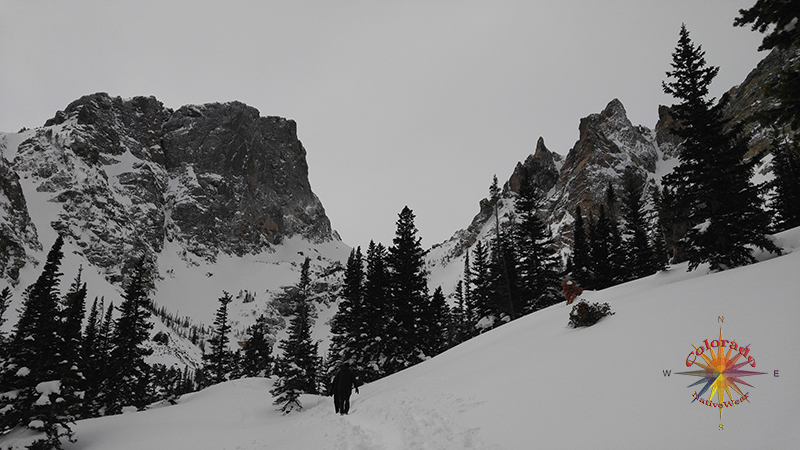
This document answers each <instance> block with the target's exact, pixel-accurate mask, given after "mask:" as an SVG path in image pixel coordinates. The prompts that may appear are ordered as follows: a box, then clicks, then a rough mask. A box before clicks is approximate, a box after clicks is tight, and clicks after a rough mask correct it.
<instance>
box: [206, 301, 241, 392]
mask: <svg viewBox="0 0 800 450" xmlns="http://www.w3.org/2000/svg"><path fill="white" fill-rule="evenodd" d="M232 301H233V298H232V297H231V294H229V293H227V292H225V291H222V297H220V298H219V308H217V314H216V316H215V318H214V331H213V336H212V337H211V339H209V344H210V347H211V348H210V351H209V353H207V354H204V355H203V362H204V371H205V374H206V376H207V377H208V378H207V379H206V381H207V382H208V383H209V384H217V383H222V382H223V381H226V380H227V379H228V377H229V376H230V375H231V371H232V370H233V367H234V365H233V353H232V352H231V350H230V348H228V343H229V342H230V339H228V333H229V332H230V331H231V324H230V322H229V321H228V305H229V304H230V303H231V302H232Z"/></svg>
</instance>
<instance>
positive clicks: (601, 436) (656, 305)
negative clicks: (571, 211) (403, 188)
mask: <svg viewBox="0 0 800 450" xmlns="http://www.w3.org/2000/svg"><path fill="white" fill-rule="evenodd" d="M777 242H778V244H779V245H780V246H781V247H783V248H784V249H785V252H786V254H785V255H784V256H781V257H775V258H771V259H768V257H767V256H765V257H764V259H765V260H764V261H762V262H760V263H758V264H755V265H752V266H748V267H743V268H738V269H734V270H730V271H725V272H722V273H716V274H707V273H706V272H704V271H703V270H702V268H701V269H700V270H698V271H695V272H686V267H685V266H683V265H680V266H676V267H672V268H671V269H670V270H669V271H665V272H662V273H659V274H656V275H653V276H651V277H648V278H644V279H641V280H637V281H634V282H631V283H627V284H624V285H619V286H615V287H613V288H609V289H606V290H603V291H597V292H585V293H584V297H585V298H586V299H588V300H589V301H592V302H609V303H610V304H611V306H612V309H613V310H614V311H616V314H615V315H614V316H611V317H607V318H605V319H603V320H602V321H601V322H599V323H598V324H597V325H595V326H593V327H590V328H585V329H577V330H575V329H571V328H568V327H567V326H566V324H567V319H568V313H569V308H568V307H567V306H566V305H564V304H563V303H561V304H559V305H555V306H553V307H550V308H547V309H545V310H542V311H540V312H537V313H535V314H532V315H530V316H527V317H524V318H521V319H519V320H517V321H515V322H512V323H510V324H507V325H505V326H503V327H500V328H498V329H496V330H493V331H491V332H488V333H486V334H484V335H482V336H480V337H478V338H476V339H473V340H471V341H469V342H467V343H465V344H463V345H460V346H458V347H456V348H454V349H452V350H450V351H448V352H445V353H443V354H441V355H439V356H437V357H436V358H433V359H432V360H429V361H427V362H425V363H422V364H420V365H417V366H415V367H412V368H410V369H408V370H405V371H403V372H400V373H398V374H395V375H393V376H390V377H387V378H385V379H383V380H379V381H377V382H374V383H371V384H370V385H367V386H363V387H362V389H361V394H360V395H354V396H353V409H352V411H351V414H350V415H349V416H346V417H340V416H336V415H334V413H333V406H332V402H331V400H330V399H329V398H323V397H316V396H305V397H304V398H303V399H302V401H303V404H304V406H305V410H304V411H302V412H300V413H297V414H294V415H291V416H282V415H280V414H279V413H278V412H276V411H275V409H274V407H273V406H272V405H271V398H270V395H269V388H270V386H271V381H270V380H266V379H247V380H239V381H232V382H228V383H225V384H222V385H218V386H214V387H212V388H209V389H206V390H204V391H201V392H198V393H194V394H189V395H187V396H185V397H183V398H182V399H181V400H180V402H179V404H178V405H175V406H164V407H157V408H154V409H152V410H149V411H146V412H141V413H130V414H125V415H122V416H113V417H107V418H99V419H91V420H86V421H81V422H79V423H78V424H77V425H76V426H75V430H76V431H77V438H78V442H77V443H76V444H74V445H67V446H66V448H68V449H71V450H92V449H103V450H123V449H157V448H169V449H174V450H181V449H193V450H194V449H215V450H219V449H241V450H249V449H264V448H270V449H465V448H475V449H528V448H546V449H562V448H563V449H570V448H592V449H670V450H671V449H675V448H725V449H750V448H769V449H788V448H797V447H796V445H797V442H799V441H800V429H798V428H797V424H798V423H800V387H798V382H800V375H798V374H800V353H798V351H797V345H798V344H800V327H798V324H797V321H798V318H800V302H798V296H800V294H798V292H800V278H799V277H798V276H797V274H798V269H799V268H800V251H798V249H800V229H794V230H790V231H789V232H786V233H782V234H780V235H778V236H777ZM719 316H724V322H719ZM720 328H722V333H723V335H724V337H725V339H729V340H737V342H739V343H740V344H743V345H747V344H750V355H751V356H753V357H754V358H755V360H756V365H757V367H756V368H755V369H752V370H757V371H760V372H767V374H766V375H758V376H754V377H750V378H749V379H747V380H746V381H748V382H749V383H750V384H752V385H753V386H754V387H747V386H744V388H745V391H746V392H749V397H750V400H751V401H750V403H744V404H742V405H738V406H736V407H733V408H726V409H724V410H723V412H722V418H721V419H720V416H719V412H718V410H716V409H713V408H709V407H706V406H703V405H701V404H699V403H697V402H694V403H692V393H693V392H694V389H696V388H687V386H688V385H689V384H691V383H692V382H693V381H695V380H694V378H693V377H686V376H680V375H676V374H675V372H679V371H684V370H687V369H686V367H685V364H684V361H685V359H686V356H687V354H688V353H689V352H690V351H692V350H693V347H692V345H696V346H700V345H702V343H703V340H705V339H708V340H713V339H716V338H718V336H719V333H720ZM665 370H670V371H671V375H670V376H665V375H664V371H665ZM776 370H778V371H779V376H778V377H775V376H774V373H775V371H776ZM720 424H723V425H724V430H720ZM10 443H11V442H5V443H3V445H8V444H10ZM19 443H20V444H21V443H23V442H22V441H20V442H19ZM0 446H2V445H0Z"/></svg>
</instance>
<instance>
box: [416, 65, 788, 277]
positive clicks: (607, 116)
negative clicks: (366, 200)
mask: <svg viewBox="0 0 800 450" xmlns="http://www.w3.org/2000/svg"><path fill="white" fill-rule="evenodd" d="M798 65H800V49H791V50H773V51H772V52H771V53H770V54H769V55H768V56H766V57H765V58H764V59H763V60H762V61H761V63H759V64H758V67H756V68H755V69H754V70H753V71H752V72H751V73H750V74H749V75H748V76H747V78H746V79H745V80H744V81H743V82H742V83H741V84H740V85H738V86H735V87H733V88H731V89H730V90H729V91H728V92H727V93H726V94H725V98H724V99H722V101H723V103H724V108H723V114H724V115H725V116H726V117H728V118H730V120H731V123H732V124H741V125H742V126H743V128H744V130H745V131H746V132H747V133H749V135H750V138H751V141H750V147H751V153H750V155H755V154H757V153H759V152H761V151H762V150H765V149H768V148H769V146H770V141H771V140H772V139H774V138H775V137H776V136H778V135H781V134H784V133H788V132H789V131H788V130H785V129H780V130H776V129H775V128H774V127H770V126H765V125H763V124H760V123H759V121H758V120H756V119H757V118H758V117H759V116H760V115H761V114H762V113H763V112H764V111H766V110H768V109H770V108H774V107H775V106H776V105H775V103H774V101H772V100H770V99H769V98H768V97H766V95H765V93H764V91H765V87H766V85H767V84H768V83H769V82H770V81H771V80H774V79H775V77H776V76H777V73H778V71H780V70H781V69H782V68H785V67H795V68H796V67H798ZM658 117H659V118H658V122H657V123H656V125H655V127H654V128H652V129H651V128H648V127H645V126H642V125H634V124H632V123H631V121H630V120H629V119H628V117H627V113H626V111H625V107H624V106H623V104H622V102H620V101H619V100H618V99H614V100H612V101H611V102H609V103H608V105H606V107H605V108H604V109H603V110H602V111H600V112H599V113H593V114H589V115H588V116H586V117H584V118H583V119H581V120H580V125H579V126H578V131H579V137H578V140H577V142H576V143H575V145H574V146H573V147H572V148H571V149H569V151H568V152H567V154H566V156H565V157H562V156H561V155H559V154H557V153H553V152H551V151H550V150H549V149H548V148H547V147H546V146H545V144H544V139H543V138H539V141H538V142H537V145H536V149H535V151H534V153H533V154H531V155H530V156H528V157H527V158H526V159H525V160H524V161H522V162H519V163H518V164H517V165H516V167H515V168H514V171H513V173H512V174H511V176H510V177H509V179H508V181H507V182H506V183H505V185H504V188H503V192H502V195H501V196H500V198H499V199H497V200H490V199H487V198H484V199H482V200H481V201H480V202H479V205H480V212H479V213H478V214H477V215H475V217H474V219H473V220H472V222H471V223H470V225H469V226H468V227H467V228H465V229H463V230H459V231H457V232H456V233H455V234H454V235H453V236H452V237H451V238H450V239H449V240H447V241H445V242H443V243H441V244H437V245H435V246H434V247H433V248H432V250H431V252H429V255H428V267H430V268H431V270H432V271H437V270H443V268H444V267H446V266H448V265H449V264H451V263H453V262H455V261H458V262H461V261H463V256H464V254H465V253H466V250H468V249H469V248H470V247H471V246H472V245H473V244H474V243H475V242H476V241H478V240H482V241H484V242H488V241H489V240H490V239H491V238H492V236H494V231H493V230H494V227H495V226H496V225H497V224H498V223H499V224H500V225H501V226H503V225H502V224H503V223H507V222H508V221H512V220H514V217H515V214H514V205H513V203H514V198H515V196H516V194H518V193H519V189H520V184H521V182H520V180H521V177H522V174H523V173H524V174H525V176H527V177H529V178H530V179H531V180H532V181H533V185H535V186H536V187H537V188H538V189H539V191H541V192H542V193H543V194H544V199H543V204H542V207H541V208H540V210H539V211H538V213H539V215H540V216H541V217H542V218H543V219H544V220H545V222H546V223H547V224H548V225H549V226H550V230H551V232H552V234H553V237H554V239H555V242H556V245H558V248H559V250H561V251H562V253H563V254H566V253H568V252H569V246H570V244H571V242H572V223H573V222H574V217H573V216H574V214H575V210H576V207H577V206H580V207H581V210H582V212H583V214H584V215H586V216H594V217H597V214H598V213H599V211H598V209H599V205H600V204H601V203H604V201H605V192H606V190H607V188H608V186H609V185H611V186H613V188H614V189H615V191H616V192H617V194H618V195H619V193H620V192H621V191H622V187H621V183H622V174H623V172H624V171H625V169H626V168H628V167H630V168H632V169H633V170H634V171H635V173H636V174H638V176H639V178H640V180H641V182H642V183H645V184H646V185H648V186H652V185H656V184H659V183H660V180H661V177H662V176H663V175H664V174H666V173H668V172H669V171H670V170H671V169H672V167H673V166H674V165H675V164H677V158H678V150H679V147H680V144H681V139H680V138H679V137H678V136H677V135H676V134H675V133H674V130H675V128H676V127H678V126H679V124H678V123H677V122H676V121H675V119H674V118H673V117H672V115H671V110H670V108H669V107H667V106H659V107H658ZM759 170H760V172H761V175H762V176H768V172H769V171H770V170H771V167H770V164H769V159H765V163H764V164H762V165H761V167H760V169H759ZM649 190H650V189H649V187H648V188H646V189H645V190H644V191H645V192H644V194H645V197H646V198H644V199H643V201H644V202H645V204H646V205H647V208H650V209H652V199H651V198H650V196H649V193H648V191H649ZM495 201H496V202H497V203H494V202H495ZM495 212H497V216H495ZM448 273H457V272H455V271H453V270H450V271H449V272H448ZM451 278H453V280H451V281H452V283H451V285H453V286H454V285H455V281H454V280H455V278H454V277H451Z"/></svg>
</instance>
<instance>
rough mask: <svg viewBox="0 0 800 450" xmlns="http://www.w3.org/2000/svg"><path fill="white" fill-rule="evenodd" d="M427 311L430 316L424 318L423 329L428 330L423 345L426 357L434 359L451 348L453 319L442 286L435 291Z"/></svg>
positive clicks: (426, 315)
mask: <svg viewBox="0 0 800 450" xmlns="http://www.w3.org/2000/svg"><path fill="white" fill-rule="evenodd" d="M427 309H428V314H425V315H423V316H422V323H423V327H424V328H425V330H426V332H425V335H424V336H423V338H424V339H423V345H424V347H425V355H427V356H430V357H433V356H436V355H438V354H439V353H441V352H443V351H445V350H447V349H448V348H449V347H450V345H449V342H450V326H451V323H452V317H451V316H450V307H449V306H447V299H446V298H445V296H444V293H443V292H442V287H441V286H439V287H437V288H436V289H434V290H433V295H432V296H431V299H430V305H429V306H428V308H427Z"/></svg>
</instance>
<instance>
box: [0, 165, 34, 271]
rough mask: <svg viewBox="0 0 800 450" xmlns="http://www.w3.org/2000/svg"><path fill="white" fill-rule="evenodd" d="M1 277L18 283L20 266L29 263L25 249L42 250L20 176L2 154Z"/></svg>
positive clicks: (0, 173)
mask: <svg viewBox="0 0 800 450" xmlns="http://www.w3.org/2000/svg"><path fill="white" fill-rule="evenodd" d="M0 198H2V199H3V200H5V201H0V277H2V278H6V279H8V280H10V281H11V282H12V283H14V284H16V282H17V281H18V280H19V270H20V269H21V268H22V267H24V266H25V264H26V263H28V261H29V259H30V258H28V256H27V254H26V251H25V249H26V248H27V247H32V248H33V249H35V250H41V249H42V245H41V244H40V243H39V239H38V236H37V233H36V226H35V225H34V224H33V222H31V217H30V215H29V214H28V205H27V203H26V201H25V195H24V194H23V192H22V187H21V186H20V184H19V176H18V175H17V174H16V172H14V171H13V170H12V168H11V166H10V165H9V164H8V162H7V161H6V160H5V158H0Z"/></svg>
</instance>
